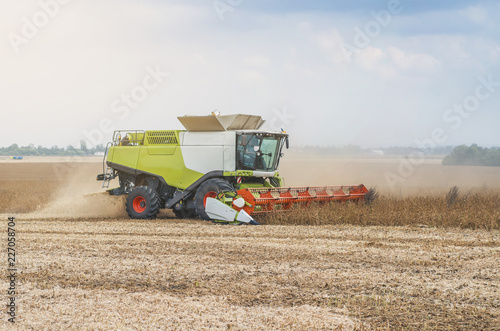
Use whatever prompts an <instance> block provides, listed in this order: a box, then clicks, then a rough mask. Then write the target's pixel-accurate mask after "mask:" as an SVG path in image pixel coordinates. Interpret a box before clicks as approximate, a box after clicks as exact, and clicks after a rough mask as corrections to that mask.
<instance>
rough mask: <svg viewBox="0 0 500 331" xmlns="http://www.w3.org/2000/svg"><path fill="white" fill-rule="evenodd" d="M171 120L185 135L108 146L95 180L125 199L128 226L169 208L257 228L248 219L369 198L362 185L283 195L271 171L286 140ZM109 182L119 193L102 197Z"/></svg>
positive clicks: (207, 121) (222, 121)
mask: <svg viewBox="0 0 500 331" xmlns="http://www.w3.org/2000/svg"><path fill="white" fill-rule="evenodd" d="M178 119H179V121H180V122H181V123H182V124H183V125H184V127H185V128H186V130H159V131H141V130H120V131H115V132H114V134H113V141H112V142H110V143H108V145H107V148H106V154H105V156H104V162H103V173H102V174H100V175H98V176H97V180H100V181H103V188H108V192H109V193H110V194H111V195H122V194H126V195H127V202H126V209H127V213H128V215H129V216H130V217H131V218H136V219H154V218H156V215H157V214H158V212H159V210H160V209H162V208H168V209H172V210H173V212H174V213H175V215H176V216H177V217H179V218H194V217H197V216H199V217H200V218H202V219H204V220H212V221H214V222H222V223H233V224H243V223H246V224H258V223H257V222H256V221H255V220H254V219H253V217H252V216H251V215H253V214H257V213H264V212H272V211H277V210H290V209H293V208H294V207H296V206H302V207H308V206H310V205H311V204H312V203H313V202H320V203H328V202H330V201H348V200H353V201H359V200H363V199H364V197H365V195H366V193H367V192H368V190H367V189H366V188H365V187H364V186H363V185H356V186H328V187H295V188H290V187H288V188H285V187H284V180H283V178H281V177H280V176H279V172H278V166H279V162H280V159H281V157H282V156H283V149H284V148H285V147H286V148H288V147H289V140H288V134H287V133H286V132H284V131H281V132H273V131H265V130H260V128H261V127H262V125H263V124H264V121H263V120H262V118H261V117H260V116H254V115H241V114H238V115H227V116H220V115H214V114H213V115H210V116H183V117H178ZM115 178H118V179H119V183H120V185H119V187H117V188H113V189H109V185H110V181H111V180H113V179H115Z"/></svg>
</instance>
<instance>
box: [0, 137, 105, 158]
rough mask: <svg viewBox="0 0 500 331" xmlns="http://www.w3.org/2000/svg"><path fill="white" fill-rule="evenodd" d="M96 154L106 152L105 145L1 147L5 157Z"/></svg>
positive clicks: (15, 145) (83, 143)
mask: <svg viewBox="0 0 500 331" xmlns="http://www.w3.org/2000/svg"><path fill="white" fill-rule="evenodd" d="M95 152H104V145H97V146H96V147H95V148H91V149H89V148H87V144H86V143H85V141H83V140H82V141H81V142H80V148H75V147H73V146H72V145H69V146H68V147H66V148H62V147H61V148H59V147H58V146H52V147H50V148H47V147H42V146H38V147H35V145H33V144H30V145H29V146H22V147H19V146H18V145H17V144H12V145H10V146H9V147H0V155H3V156H49V155H56V156H85V155H94V153H95Z"/></svg>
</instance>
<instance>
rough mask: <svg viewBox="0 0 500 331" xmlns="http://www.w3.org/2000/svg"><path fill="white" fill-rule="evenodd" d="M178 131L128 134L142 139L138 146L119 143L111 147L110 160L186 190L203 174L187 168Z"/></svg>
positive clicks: (108, 159) (132, 138) (130, 139)
mask: <svg viewBox="0 0 500 331" xmlns="http://www.w3.org/2000/svg"><path fill="white" fill-rule="evenodd" d="M179 132H180V131H146V134H145V135H144V134H134V133H129V134H128V139H129V141H137V140H136V139H140V141H139V142H138V145H137V146H135V145H134V146H123V145H122V144H121V143H120V144H118V146H112V147H110V148H109V152H108V158H107V161H108V162H112V163H115V164H119V165H121V166H125V167H128V168H131V169H137V170H138V171H139V172H147V173H150V174H154V175H156V176H159V177H162V178H163V179H164V180H165V182H166V183H167V184H168V185H170V186H173V187H176V188H179V189H181V190H184V189H186V188H188V187H189V186H190V185H191V184H193V183H194V182H195V181H197V180H198V179H199V178H201V177H202V176H203V175H204V174H202V173H199V172H197V171H193V170H190V169H187V168H186V166H185V164H184V158H183V157H182V151H181V149H180V147H179V146H180V145H179Z"/></svg>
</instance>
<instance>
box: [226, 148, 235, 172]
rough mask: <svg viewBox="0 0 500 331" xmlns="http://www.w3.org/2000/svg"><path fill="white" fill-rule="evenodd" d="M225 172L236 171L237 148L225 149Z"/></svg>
mask: <svg viewBox="0 0 500 331" xmlns="http://www.w3.org/2000/svg"><path fill="white" fill-rule="evenodd" d="M224 171H236V148H235V147H234V146H226V147H224Z"/></svg>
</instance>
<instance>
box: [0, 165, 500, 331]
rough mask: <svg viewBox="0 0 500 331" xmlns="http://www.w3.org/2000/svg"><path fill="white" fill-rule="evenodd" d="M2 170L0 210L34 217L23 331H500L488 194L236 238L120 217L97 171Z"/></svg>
mask: <svg viewBox="0 0 500 331" xmlns="http://www.w3.org/2000/svg"><path fill="white" fill-rule="evenodd" d="M23 166H24V165H23ZM0 167H1V168H2V169H3V170H4V171H3V172H2V175H1V176H0V182H1V183H0V184H1V187H2V190H0V194H1V197H2V199H0V201H3V203H4V205H2V206H0V208H1V209H0V212H4V213H5V212H14V213H22V212H25V211H29V212H31V213H30V214H19V215H17V216H18V226H17V229H18V231H19V234H18V238H19V240H20V241H19V252H18V254H19V263H18V266H19V269H20V271H22V274H21V275H20V276H19V278H18V280H19V283H20V291H21V292H20V293H19V294H18V297H19V300H20V301H19V303H20V307H21V308H20V311H19V324H18V325H19V326H20V328H21V329H23V328H25V329H30V328H35V329H39V328H47V329H48V328H50V329H68V328H72V329H81V328H93V329H108V328H110V327H117V328H120V329H127V328H140V327H146V326H147V327H150V328H154V327H158V328H161V327H163V328H170V329H185V328H188V327H191V328H219V329H269V328H273V329H306V328H314V329H335V328H337V329H346V330H349V329H384V328H387V327H389V328H391V329H397V328H410V329H448V328H451V329H463V330H469V329H499V325H500V320H499V316H500V315H499V314H500V300H499V297H500V293H499V286H500V279H499V276H498V270H500V268H499V267H500V265H499V264H500V262H499V261H500V249H499V246H500V245H499V240H500V234H499V231H498V207H499V204H498V201H499V199H498V193H496V192H495V191H491V192H488V193H487V194H485V195H475V193H471V194H467V192H465V194H463V195H462V200H460V201H458V202H457V204H456V205H453V206H448V205H446V203H445V199H444V196H441V197H439V196H436V195H433V196H420V197H405V198H402V197H395V196H390V195H383V197H382V199H381V200H380V201H379V202H378V203H376V204H374V205H372V206H362V205H359V206H356V205H337V206H335V208H334V209H332V208H325V207H323V208H319V209H317V210H314V211H309V212H304V213H303V214H301V212H294V213H291V214H287V215H288V216H271V217H267V218H263V221H264V222H266V223H267V224H273V225H266V226H263V227H245V226H241V227H234V226H216V225H213V224H211V223H205V222H202V221H177V220H175V219H173V217H172V215H171V214H170V213H168V212H167V213H165V212H164V213H162V214H160V219H158V220H155V221H138V220H128V219H126V218H123V216H124V215H123V199H122V200H120V199H117V198H116V197H108V196H106V195H104V194H95V193H93V192H97V191H98V190H99V187H98V186H97V185H96V183H95V182H93V180H94V178H95V177H94V175H95V173H96V172H97V171H99V167H100V165H99V164H98V163H82V164H78V165H77V166H72V167H59V166H57V167H55V168H54V166H53V165H51V164H50V163H47V164H45V165H36V168H31V169H35V170H33V171H31V172H30V171H26V170H27V169H29V167H30V166H24V167H26V168H24V169H19V166H17V165H16V166H15V167H14V166H9V167H10V168H9V167H5V165H0ZM14 168H15V169H14ZM54 169H62V171H61V172H60V173H59V174H58V175H57V176H56V175H55V172H54V171H53V170H54ZM9 171H10V173H9ZM9 174H10V175H9ZM40 174H43V175H41V176H39V175H40ZM289 184H291V185H293V183H290V182H289ZM313 184H315V183H313ZM324 184H327V183H324ZM328 184H336V183H328ZM456 184H460V183H456ZM30 193H31V194H30ZM478 199H479V200H478ZM6 201H7V202H6ZM23 202H24V203H23ZM26 202H28V203H26ZM26 206H27V207H26ZM16 208H19V209H17V210H16ZM467 211H468V212H467ZM282 215H285V214H282ZM464 215H466V216H464ZM474 215H476V216H477V217H476V219H481V221H475V222H472V223H471V222H470V221H471V220H473V219H474V217H473V216H474ZM481 215H482V216H481ZM464 217H465V219H464ZM455 219H456V220H458V221H456V222H455V221H454V222H448V223H446V222H445V221H446V220H455ZM412 220H413V221H412ZM280 224H283V225H280ZM325 224H329V225H325ZM353 224H355V225H353ZM291 225H293V226H291ZM310 225H321V226H310ZM357 225H362V226H357ZM370 225H378V226H370ZM381 225H383V226H381ZM393 225H397V226H396V227H394V226H393ZM2 272H5V271H2ZM3 276H6V275H2V278H3ZM3 290H4V288H2V291H3ZM0 323H4V324H5V323H6V322H5V320H2V321H1V322H0ZM2 325H3V324H0V326H2Z"/></svg>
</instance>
